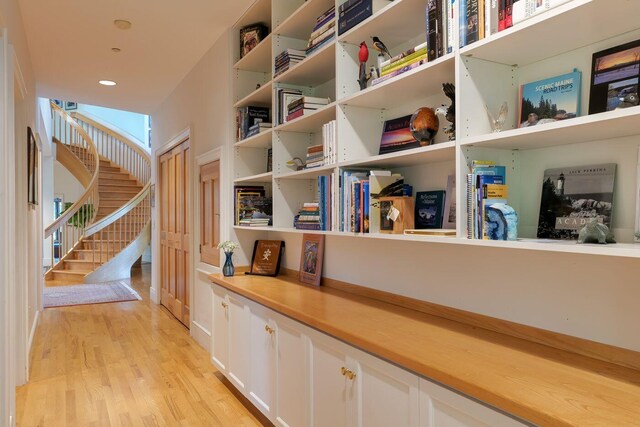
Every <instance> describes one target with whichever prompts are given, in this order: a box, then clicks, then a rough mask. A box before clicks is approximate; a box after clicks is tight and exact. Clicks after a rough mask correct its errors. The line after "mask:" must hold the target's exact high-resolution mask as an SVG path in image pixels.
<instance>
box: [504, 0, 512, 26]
mask: <svg viewBox="0 0 640 427" xmlns="http://www.w3.org/2000/svg"><path fill="white" fill-rule="evenodd" d="M511 27H513V0H506V5H505V13H504V28H505V29H507V28H511Z"/></svg>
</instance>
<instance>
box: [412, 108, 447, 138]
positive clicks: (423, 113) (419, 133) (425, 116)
mask: <svg viewBox="0 0 640 427" xmlns="http://www.w3.org/2000/svg"><path fill="white" fill-rule="evenodd" d="M439 128H440V119H438V116H437V115H436V113H435V112H434V111H433V109H431V108H429V107H422V108H418V109H417V110H416V111H415V112H414V113H413V115H412V116H411V120H410V121H409V131H410V132H411V135H413V137H414V138H415V139H416V141H418V142H420V146H426V145H431V144H432V143H433V139H434V138H435V136H436V134H437V133H438V129H439Z"/></svg>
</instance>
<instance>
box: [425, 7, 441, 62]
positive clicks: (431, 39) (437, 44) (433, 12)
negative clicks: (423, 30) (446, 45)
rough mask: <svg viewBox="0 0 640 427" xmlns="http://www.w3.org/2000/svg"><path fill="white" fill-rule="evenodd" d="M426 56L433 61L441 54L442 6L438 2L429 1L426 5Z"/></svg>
mask: <svg viewBox="0 0 640 427" xmlns="http://www.w3.org/2000/svg"><path fill="white" fill-rule="evenodd" d="M426 22H427V46H428V50H427V54H428V59H429V61H433V60H435V59H437V58H439V57H441V56H442V54H443V49H442V48H443V44H442V5H441V3H440V0H429V1H428V3H427V16H426Z"/></svg>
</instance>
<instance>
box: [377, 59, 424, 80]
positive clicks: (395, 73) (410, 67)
mask: <svg viewBox="0 0 640 427" xmlns="http://www.w3.org/2000/svg"><path fill="white" fill-rule="evenodd" d="M426 63H427V61H426V59H421V60H419V61H416V62H414V63H412V64H410V65H405V66H404V67H402V68H400V69H398V70H396V71H393V72H392V73H389V74H387V75H386V76H382V77H378V78H377V79H375V80H373V81H372V82H371V86H375V85H377V84H380V83H382V82H385V81H387V80H389V79H392V78H394V77H396V76H399V75H400V74H403V73H406V72H407V71H410V70H413V69H414V68H418V67H419V66H421V65H423V64H426Z"/></svg>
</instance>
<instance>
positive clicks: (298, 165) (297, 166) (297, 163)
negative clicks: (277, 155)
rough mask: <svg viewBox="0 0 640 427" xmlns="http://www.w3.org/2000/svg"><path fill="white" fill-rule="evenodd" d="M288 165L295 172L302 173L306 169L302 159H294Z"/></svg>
mask: <svg viewBox="0 0 640 427" xmlns="http://www.w3.org/2000/svg"><path fill="white" fill-rule="evenodd" d="M286 164H287V166H288V167H290V168H291V169H293V170H295V171H300V170H302V169H304V167H305V163H304V162H303V161H302V159H301V158H300V157H294V158H293V159H291V160H289V161H288V162H287V163H286Z"/></svg>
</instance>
